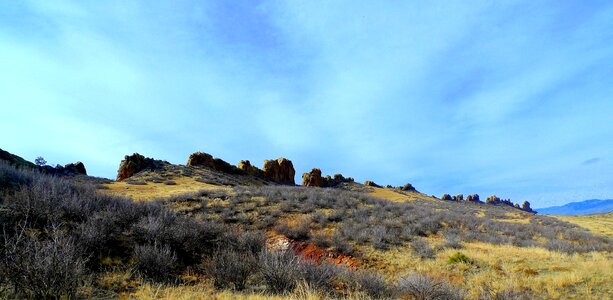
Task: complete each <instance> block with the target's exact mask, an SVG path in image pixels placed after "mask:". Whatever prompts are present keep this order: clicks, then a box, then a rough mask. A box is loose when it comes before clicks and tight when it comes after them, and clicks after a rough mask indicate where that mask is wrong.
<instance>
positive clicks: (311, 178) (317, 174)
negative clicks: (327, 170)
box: [302, 168, 324, 187]
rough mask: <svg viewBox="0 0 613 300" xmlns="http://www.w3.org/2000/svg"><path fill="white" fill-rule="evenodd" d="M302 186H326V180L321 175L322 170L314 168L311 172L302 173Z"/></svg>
mask: <svg viewBox="0 0 613 300" xmlns="http://www.w3.org/2000/svg"><path fill="white" fill-rule="evenodd" d="M302 186H316V187H322V186H324V180H323V178H322V177H321V170H320V169H317V168H314V169H312V170H311V172H309V173H304V174H302Z"/></svg>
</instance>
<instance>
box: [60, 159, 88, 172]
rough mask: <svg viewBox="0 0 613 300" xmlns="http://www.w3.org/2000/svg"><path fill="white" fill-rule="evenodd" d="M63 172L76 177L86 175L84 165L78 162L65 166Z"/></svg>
mask: <svg viewBox="0 0 613 300" xmlns="http://www.w3.org/2000/svg"><path fill="white" fill-rule="evenodd" d="M64 170H65V171H66V172H68V173H72V174H76V175H87V170H85V165H84V164H83V163H82V162H80V161H78V162H76V163H74V164H67V165H65V166H64Z"/></svg>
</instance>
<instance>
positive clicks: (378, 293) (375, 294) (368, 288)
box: [349, 271, 395, 299]
mask: <svg viewBox="0 0 613 300" xmlns="http://www.w3.org/2000/svg"><path fill="white" fill-rule="evenodd" d="M349 281H350V282H349V286H350V287H351V288H352V289H355V290H359V291H362V292H364V293H365V294H366V295H368V296H369V297H370V298H374V299H391V298H393V296H394V292H395V291H394V289H393V288H391V287H390V286H389V285H388V284H387V282H386V281H385V279H384V278H383V277H382V276H381V275H380V274H378V273H374V272H371V271H360V272H352V273H349Z"/></svg>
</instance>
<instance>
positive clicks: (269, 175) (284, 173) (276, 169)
mask: <svg viewBox="0 0 613 300" xmlns="http://www.w3.org/2000/svg"><path fill="white" fill-rule="evenodd" d="M295 175H296V171H295V170H294V164H292V161H290V160H289V159H286V158H278V159H277V160H265V161H264V168H263V169H262V176H263V177H264V178H265V179H268V180H271V181H275V182H278V183H284V184H292V185H295V184H296V182H295V179H294V176H295Z"/></svg>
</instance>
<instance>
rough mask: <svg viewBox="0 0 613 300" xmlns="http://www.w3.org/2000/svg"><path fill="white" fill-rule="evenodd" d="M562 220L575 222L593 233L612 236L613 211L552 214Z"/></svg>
mask: <svg viewBox="0 0 613 300" xmlns="http://www.w3.org/2000/svg"><path fill="white" fill-rule="evenodd" d="M553 217H555V218H558V219H560V220H562V221H566V222H570V223H574V224H577V225H579V226H581V227H584V228H586V229H588V230H590V231H591V232H593V233H595V234H600V235H606V236H610V237H611V236H613V213H606V214H595V215H583V216H553Z"/></svg>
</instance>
